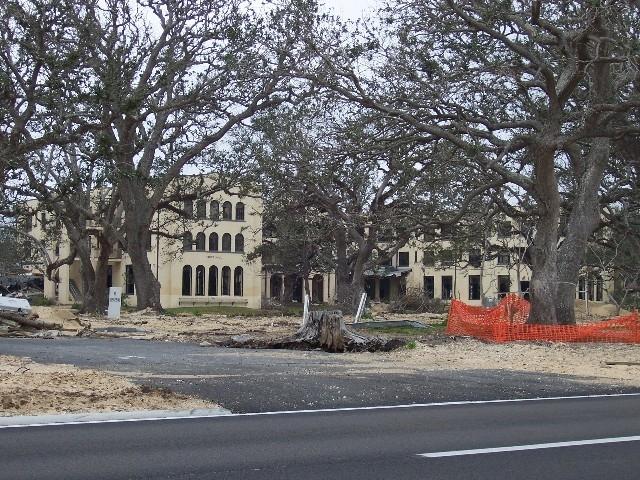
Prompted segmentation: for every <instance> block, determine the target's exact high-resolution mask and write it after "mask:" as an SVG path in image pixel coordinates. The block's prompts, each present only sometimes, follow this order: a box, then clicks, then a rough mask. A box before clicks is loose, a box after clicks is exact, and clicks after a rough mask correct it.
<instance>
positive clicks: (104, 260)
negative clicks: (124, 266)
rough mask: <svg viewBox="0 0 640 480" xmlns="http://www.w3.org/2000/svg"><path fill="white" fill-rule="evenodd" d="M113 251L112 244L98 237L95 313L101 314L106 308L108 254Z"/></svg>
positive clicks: (103, 237) (102, 237) (104, 238)
mask: <svg viewBox="0 0 640 480" xmlns="http://www.w3.org/2000/svg"><path fill="white" fill-rule="evenodd" d="M112 251H113V244H112V243H110V242H109V241H108V240H107V238H106V237H105V236H104V235H103V236H101V238H100V251H99V252H98V261H97V263H96V278H95V287H94V292H95V295H94V296H95V310H94V312H95V313H97V314H103V313H104V311H105V310H106V309H107V296H108V295H107V294H108V292H107V277H108V274H109V256H110V255H111V252H112Z"/></svg>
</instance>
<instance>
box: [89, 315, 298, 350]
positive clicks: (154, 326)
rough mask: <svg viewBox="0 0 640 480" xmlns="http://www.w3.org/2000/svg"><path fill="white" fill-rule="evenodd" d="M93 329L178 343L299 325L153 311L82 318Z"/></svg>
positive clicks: (279, 332)
mask: <svg viewBox="0 0 640 480" xmlns="http://www.w3.org/2000/svg"><path fill="white" fill-rule="evenodd" d="M85 320H90V321H91V325H92V328H93V329H94V330H98V331H103V330H104V329H108V330H112V332H108V331H107V332H104V333H100V335H104V336H114V337H122V336H124V337H135V338H143V339H149V340H172V341H178V342H196V343H197V342H201V341H218V340H226V339H228V338H230V337H232V336H235V335H244V334H248V335H252V336H254V337H264V338H270V337H277V336H284V335H288V334H291V333H293V332H295V331H296V330H297V329H298V327H299V326H300V320H301V319H300V318H297V317H283V316H273V317H258V316H255V317H253V316H252V317H240V316H238V317H234V316H227V315H217V314H202V315H197V316H196V315H192V314H178V315H176V316H170V315H161V314H160V315H159V314H156V313H155V312H153V311H147V310H142V311H139V312H126V313H123V314H122V316H121V317H120V319H118V320H108V319H107V318H95V317H86V318H85ZM113 327H124V328H133V329H135V330H136V331H132V332H118V331H116V330H117V329H114V328H113Z"/></svg>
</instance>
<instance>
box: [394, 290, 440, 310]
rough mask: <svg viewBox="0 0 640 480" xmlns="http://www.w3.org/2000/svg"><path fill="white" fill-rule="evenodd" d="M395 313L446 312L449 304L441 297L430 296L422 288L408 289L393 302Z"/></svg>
mask: <svg viewBox="0 0 640 480" xmlns="http://www.w3.org/2000/svg"><path fill="white" fill-rule="evenodd" d="M389 310H390V311H391V312H393V313H407V312H409V313H445V312H446V311H447V305H446V303H444V302H443V301H442V300H440V299H439V298H428V297H427V296H426V295H425V294H424V292H423V291H422V290H419V289H416V290H407V293H406V294H404V295H403V296H401V297H400V298H398V299H397V300H395V301H393V302H391V304H390V305H389Z"/></svg>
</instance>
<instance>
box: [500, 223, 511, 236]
mask: <svg viewBox="0 0 640 480" xmlns="http://www.w3.org/2000/svg"><path fill="white" fill-rule="evenodd" d="M511 233H512V228H511V222H506V221H504V222H500V223H498V238H509V237H510V236H511Z"/></svg>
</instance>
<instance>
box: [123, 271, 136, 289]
mask: <svg viewBox="0 0 640 480" xmlns="http://www.w3.org/2000/svg"><path fill="white" fill-rule="evenodd" d="M124 277H125V278H124V283H125V287H124V293H126V294H127V295H135V293H136V286H135V282H134V280H133V266H131V265H127V266H126V267H125V270H124Z"/></svg>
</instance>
